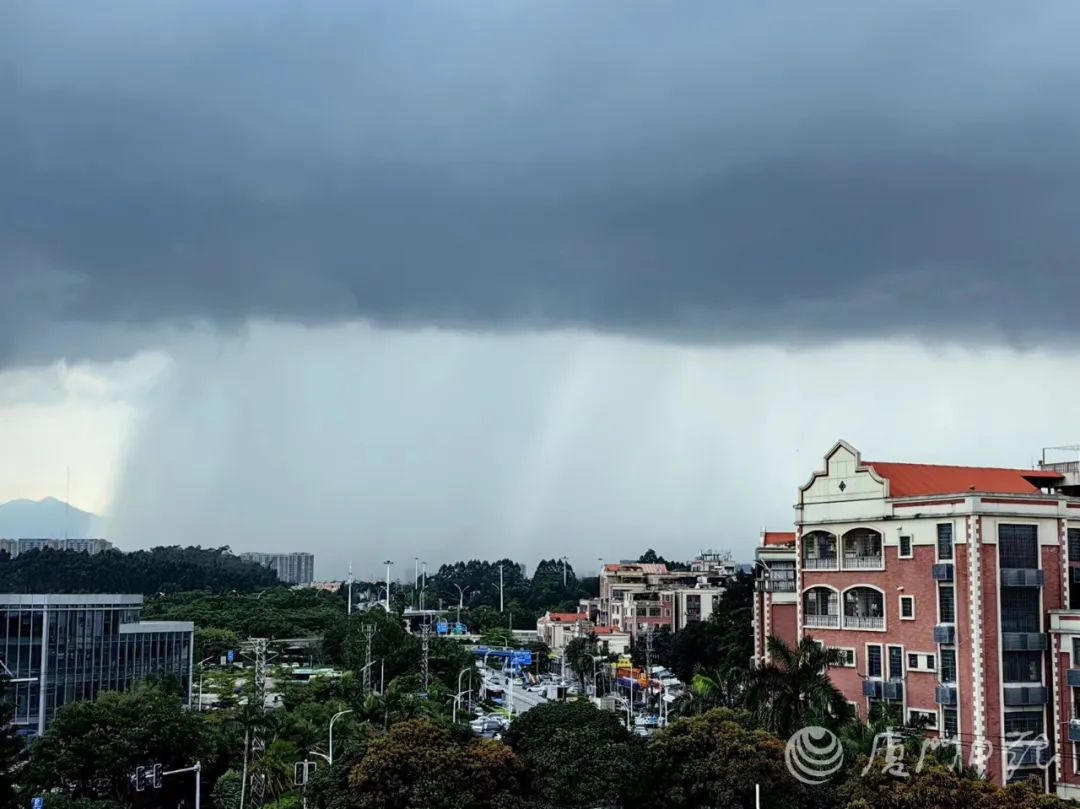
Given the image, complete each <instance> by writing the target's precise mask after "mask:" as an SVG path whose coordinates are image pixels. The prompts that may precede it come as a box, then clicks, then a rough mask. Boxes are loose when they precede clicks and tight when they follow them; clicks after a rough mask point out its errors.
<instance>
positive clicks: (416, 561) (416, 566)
mask: <svg viewBox="0 0 1080 809" xmlns="http://www.w3.org/2000/svg"><path fill="white" fill-rule="evenodd" d="M419 581H420V557H419V556H414V557H413V576H412V606H413V609H414V610H415V609H416V608H417V606H418V602H417V600H416V588H417V582H419Z"/></svg>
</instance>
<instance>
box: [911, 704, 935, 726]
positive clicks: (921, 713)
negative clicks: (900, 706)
mask: <svg viewBox="0 0 1080 809" xmlns="http://www.w3.org/2000/svg"><path fill="white" fill-rule="evenodd" d="M937 720H938V715H937V711H928V710H923V709H921V708H908V724H911V725H917V726H918V727H921V728H924V729H925V730H937V726H938V724H937Z"/></svg>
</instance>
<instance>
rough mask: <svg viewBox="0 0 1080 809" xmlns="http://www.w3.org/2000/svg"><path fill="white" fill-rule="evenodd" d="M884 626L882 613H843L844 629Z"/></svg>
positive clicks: (879, 627) (880, 627) (878, 627)
mask: <svg viewBox="0 0 1080 809" xmlns="http://www.w3.org/2000/svg"><path fill="white" fill-rule="evenodd" d="M884 626H885V616H883V615H845V616H844V629H882V628H884Z"/></svg>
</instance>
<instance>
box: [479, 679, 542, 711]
mask: <svg viewBox="0 0 1080 809" xmlns="http://www.w3.org/2000/svg"><path fill="white" fill-rule="evenodd" d="M488 679H490V680H491V681H492V682H494V683H497V684H499V685H501V686H502V687H503V689H504V690H505V692H506V697H507V706H509V704H510V683H509V682H508V681H507V677H506V675H504V674H499V673H497V672H491V673H490V674H489V676H488ZM545 702H547V699H546V698H545V697H544V696H543V695H541V694H536V693H532V692H530V691H526V690H525V689H524V688H522V687H521V686H519V685H517V684H515V685H514V714H515V715H517V714H523V713H525V711H527V710H529V709H530V708H535V707H536V706H537V705H542V704H543V703H545Z"/></svg>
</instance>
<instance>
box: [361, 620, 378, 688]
mask: <svg viewBox="0 0 1080 809" xmlns="http://www.w3.org/2000/svg"><path fill="white" fill-rule="evenodd" d="M363 631H364V645H365V647H366V648H365V653H364V696H367V695H368V694H370V693H371V639H372V638H373V637H375V627H374V626H372V625H371V624H364V630H363Z"/></svg>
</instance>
